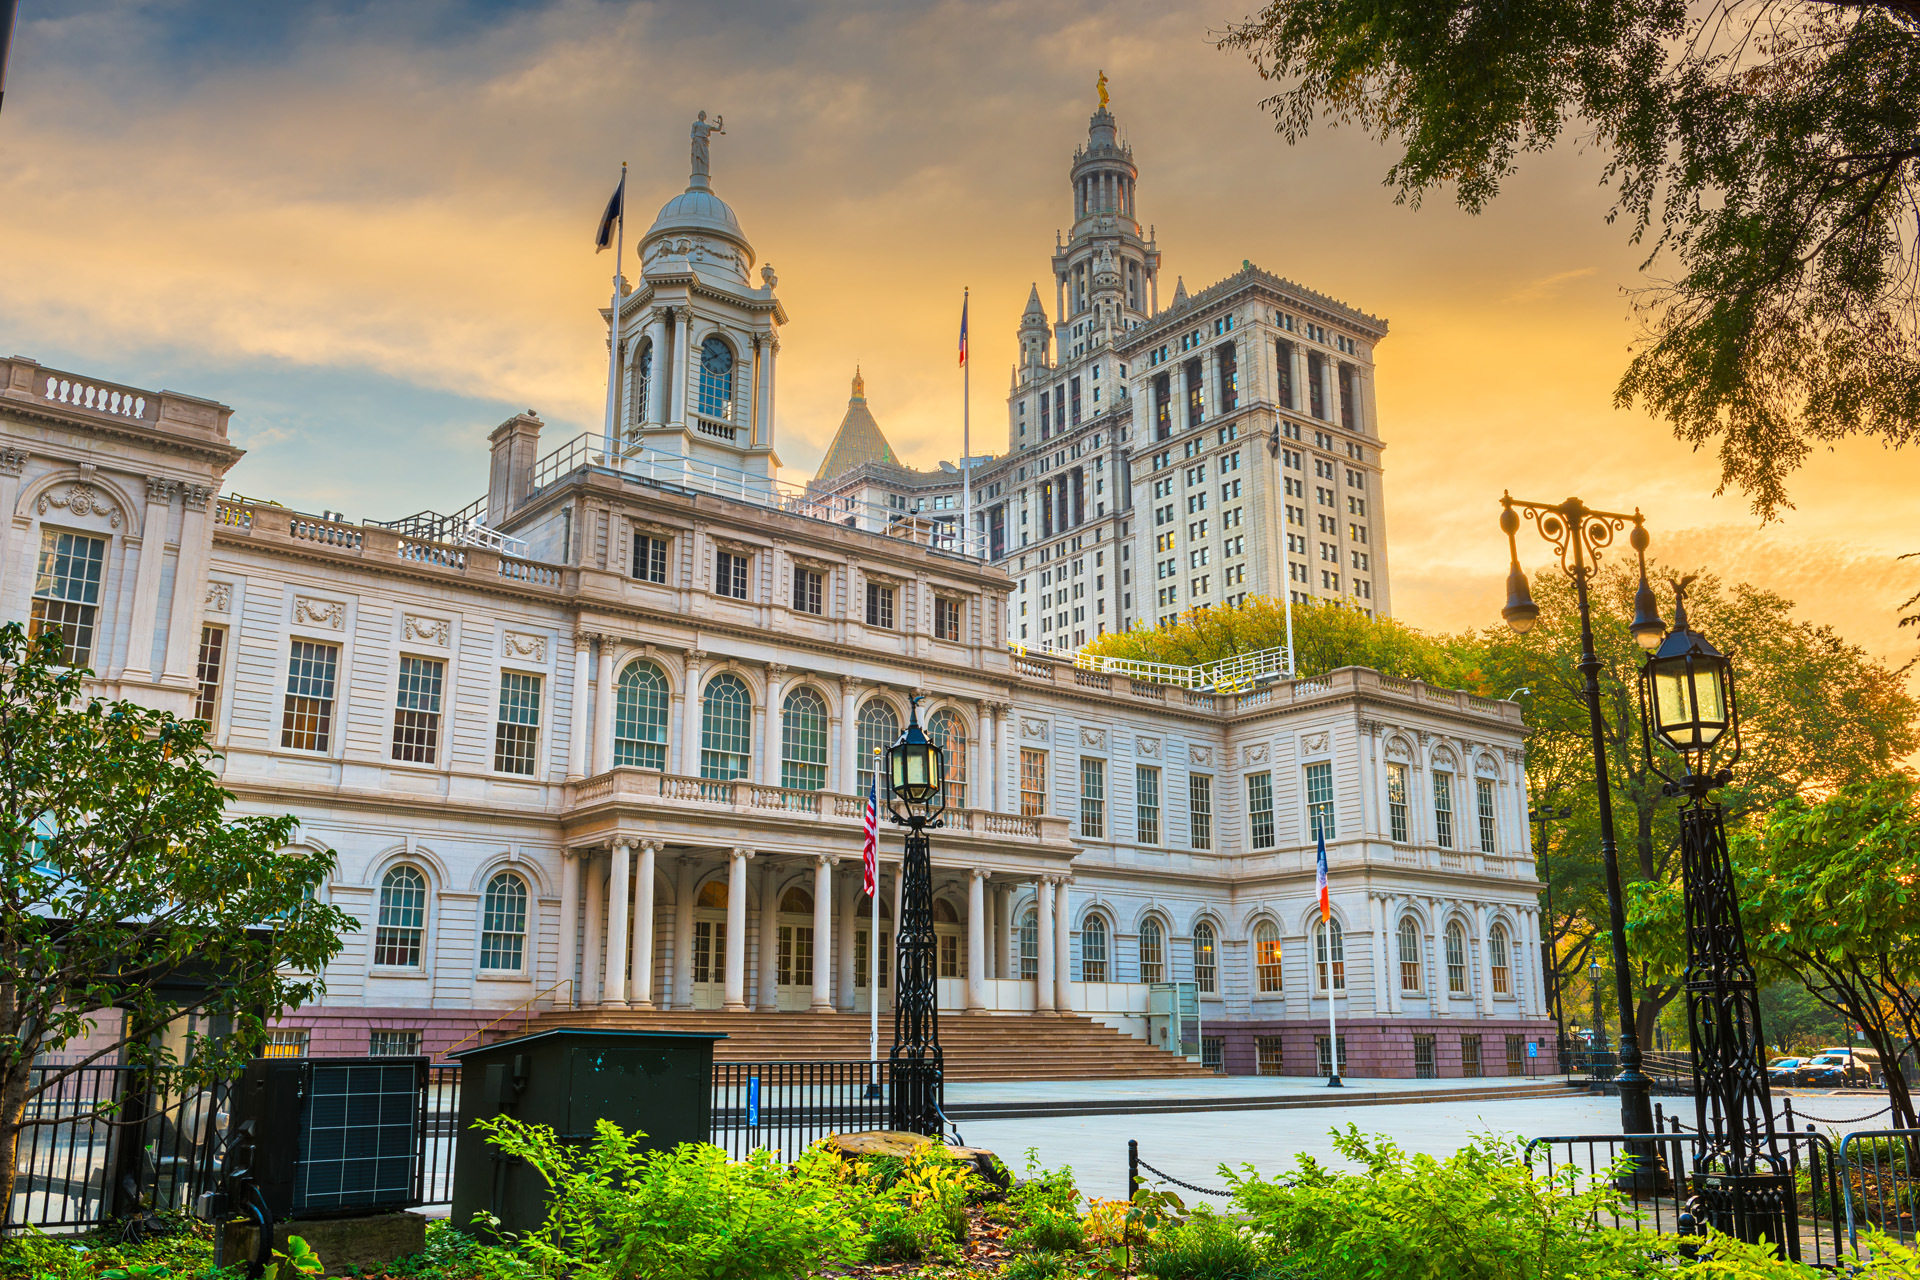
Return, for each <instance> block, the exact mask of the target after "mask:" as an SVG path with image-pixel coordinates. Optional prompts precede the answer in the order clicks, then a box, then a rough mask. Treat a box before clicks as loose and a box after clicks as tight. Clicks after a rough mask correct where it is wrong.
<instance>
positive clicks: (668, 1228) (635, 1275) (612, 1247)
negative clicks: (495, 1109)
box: [475, 1117, 862, 1280]
mask: <svg viewBox="0 0 1920 1280" xmlns="http://www.w3.org/2000/svg"><path fill="white" fill-rule="evenodd" d="M475 1123H476V1125H477V1126H479V1127H480V1128H482V1129H485V1130H486V1131H487V1132H488V1134H489V1139H488V1140H489V1141H490V1142H492V1143H493V1144H494V1145H495V1146H496V1147H498V1148H500V1150H501V1151H503V1152H505V1153H506V1154H508V1155H510V1156H514V1157H517V1158H519V1159H521V1160H524V1161H526V1162H527V1164H528V1165H529V1166H530V1167H532V1168H533V1169H534V1170H535V1172H537V1173H538V1174H539V1175H540V1176H541V1178H542V1179H543V1180H545V1182H546V1183H547V1185H548V1187H549V1188H550V1189H551V1193H552V1194H551V1200H550V1203H549V1205H548V1210H547V1218H546V1220H545V1221H544V1222H543V1223H542V1224H541V1225H540V1226H539V1227H538V1228H536V1229H534V1230H532V1231H529V1232H527V1233H525V1234H524V1235H523V1236H521V1237H519V1239H518V1240H517V1241H516V1242H515V1244H516V1246H517V1249H518V1252H519V1253H520V1255H521V1257H522V1258H524V1259H525V1260H526V1261H527V1263H528V1264H529V1265H530V1267H531V1269H532V1271H533V1272H534V1274H536V1275H541V1276H551V1275H566V1276H570V1277H573V1278H574V1280H616V1278H617V1280H651V1278H653V1277H660V1278H661V1280H665V1278H667V1277H673V1278H675V1280H678V1278H680V1277H701V1278H702V1280H770V1278H771V1277H779V1276H787V1277H792V1276H799V1275H802V1274H805V1273H806V1272H807V1271H809V1270H812V1269H814V1268H815V1267H817V1266H819V1265H822V1264H827V1263H834V1262H850V1261H852V1260H853V1259H854V1257H855V1256H856V1255H857V1254H858V1253H859V1252H861V1247H860V1246H861V1235H862V1233H861V1230H860V1228H859V1226H858V1225H857V1224H856V1222H855V1220H854V1219H853V1218H852V1217H851V1216H850V1215H848V1214H847V1213H846V1212H845V1209H846V1207H847V1206H846V1205H845V1203H844V1201H845V1199H846V1197H845V1196H844V1195H843V1193H842V1187H843V1184H844V1183H845V1181H846V1179H845V1174H844V1171H843V1170H842V1168H841V1162H840V1161H839V1159H838V1158H837V1157H835V1156H833V1155H831V1154H829V1153H827V1152H825V1151H823V1150H821V1149H819V1148H815V1149H814V1150H812V1151H809V1152H807V1153H806V1154H805V1155H803V1156H802V1157H801V1158H800V1159H799V1160H798V1161H796V1162H795V1163H794V1165H793V1167H792V1168H791V1169H788V1168H785V1167H783V1166H781V1165H780V1164H778V1163H777V1162H776V1161H775V1158H774V1156H773V1153H771V1152H768V1151H755V1152H753V1153H752V1154H751V1155H750V1156H749V1157H748V1158H747V1159H746V1160H744V1161H732V1160H729V1159H728V1158H727V1154H726V1152H724V1151H722V1150H720V1149H719V1148H718V1147H712V1146H706V1145H701V1144H693V1143H688V1144H684V1145H682V1146H679V1147H676V1148H674V1149H673V1150H672V1151H663V1152H640V1151H637V1150H635V1144H636V1142H637V1140H638V1139H639V1138H640V1137H641V1136H643V1135H640V1134H626V1133H623V1132H621V1131H620V1129H619V1127H618V1126H616V1125H614V1124H611V1123H610V1122H608V1121H606V1120H600V1121H598V1122H596V1123H595V1125H594V1136H593V1139H592V1141H591V1142H588V1143H586V1144H584V1145H582V1146H578V1147H576V1146H572V1145H569V1144H567V1143H563V1142H561V1141H560V1140H559V1138H557V1137H556V1136H555V1135H554V1133H553V1131H552V1130H551V1129H547V1128H545V1127H542V1126H537V1125H525V1124H521V1123H520V1122H518V1121H516V1120H514V1119H512V1118H511V1117H500V1118H498V1119H493V1120H480V1121H476V1122H475Z"/></svg>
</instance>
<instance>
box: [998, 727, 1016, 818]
mask: <svg viewBox="0 0 1920 1280" xmlns="http://www.w3.org/2000/svg"><path fill="white" fill-rule="evenodd" d="M1000 719H1001V723H1002V724H1004V725H1005V726H1006V731H1005V732H1004V733H1002V734H1001V735H1000V736H1001V737H1002V738H1003V739H1004V740H1005V742H1004V744H1003V745H1002V747H1001V751H1002V752H1003V753H1004V754H1005V756H1006V758H1005V759H1004V760H1002V761H1001V762H1000V776H1001V777H1002V778H1003V779H1005V782H1006V792H1005V794H1004V795H1002V796H1001V800H1002V801H1003V802H1004V803H1003V804H1002V805H1001V812H1003V813H1018V812H1020V717H1019V716H1018V715H1016V714H1014V712H1013V704H1012V703H1009V702H1003V703H1001V704H1000Z"/></svg>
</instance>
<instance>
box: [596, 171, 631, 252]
mask: <svg viewBox="0 0 1920 1280" xmlns="http://www.w3.org/2000/svg"><path fill="white" fill-rule="evenodd" d="M626 209H627V169H626V166H625V165H622V166H620V185H619V186H617V187H615V188H614V189H613V198H612V199H610V200H608V201H607V211H606V212H605V213H603V214H601V215H600V230H599V231H597V232H595V233H594V237H593V251H594V252H595V253H605V252H606V251H607V250H608V249H611V248H613V236H614V228H615V227H616V226H618V225H619V224H620V222H621V220H622V219H623V218H624V217H625V216H626Z"/></svg>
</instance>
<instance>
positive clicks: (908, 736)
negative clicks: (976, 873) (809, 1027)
mask: <svg viewBox="0 0 1920 1280" xmlns="http://www.w3.org/2000/svg"><path fill="white" fill-rule="evenodd" d="M887 776H888V778H889V780H890V781H891V783H892V786H891V789H890V791H889V793H888V795H887V808H888V809H889V810H891V811H892V813H893V820H894V821H895V822H897V823H899V824H901V825H902V826H904V827H906V828H907V852H906V858H905V860H904V862H903V863H902V865H901V869H900V919H899V921H898V925H897V928H896V929H895V931H894V938H895V940H896V945H897V949H896V955H897V962H896V964H895V965H894V992H893V1048H892V1050H891V1051H890V1052H889V1053H888V1055H887V1062H888V1068H889V1071H890V1073H891V1075H892V1077H893V1104H892V1112H893V1115H892V1120H891V1122H890V1125H891V1127H892V1128H894V1129H896V1130H899V1131H901V1132H905V1133H924V1134H927V1135H929V1136H933V1135H937V1134H939V1133H940V1132H941V1131H942V1129H943V1128H944V1127H945V1126H944V1124H943V1119H944V1116H943V1111H942V1102H943V1097H942V1079H943V1077H942V1074H941V1060H940V1013H939V1008H938V1001H937V983H936V981H935V976H936V975H935V969H934V948H935V946H936V945H937V943H936V941H935V939H934V934H933V857H932V853H931V851H930V849H929V846H928V844H927V831H928V830H929V829H930V828H933V827H938V826H940V825H942V824H941V820H940V815H941V814H943V813H945V812H946V809H947V784H946V778H947V770H946V760H945V757H944V755H943V753H942V752H941V750H940V748H939V747H938V746H936V745H934V744H933V743H932V742H931V741H929V740H928V738H927V735H926V733H925V731H924V730H922V729H921V728H920V700H919V699H918V698H915V699H914V700H913V705H912V706H911V707H910V708H909V709H908V712H907V729H906V732H905V733H902V734H901V735H900V740H899V741H898V742H896V743H894V744H893V745H892V746H891V747H889V748H888V749H887Z"/></svg>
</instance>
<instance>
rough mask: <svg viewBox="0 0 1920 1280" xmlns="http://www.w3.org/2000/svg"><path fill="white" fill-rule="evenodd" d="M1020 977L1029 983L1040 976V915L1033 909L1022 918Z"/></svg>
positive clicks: (1029, 909) (1028, 910)
mask: <svg viewBox="0 0 1920 1280" xmlns="http://www.w3.org/2000/svg"><path fill="white" fill-rule="evenodd" d="M1020 976H1021V977H1022V978H1023V979H1026V980H1028V981H1031V980H1033V979H1036V978H1038V977H1039V976H1040V915H1039V913H1038V912H1036V911H1035V910H1033V909H1032V908H1031V907H1029V908H1028V909H1027V914H1026V915H1024V916H1022V917H1020Z"/></svg>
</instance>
